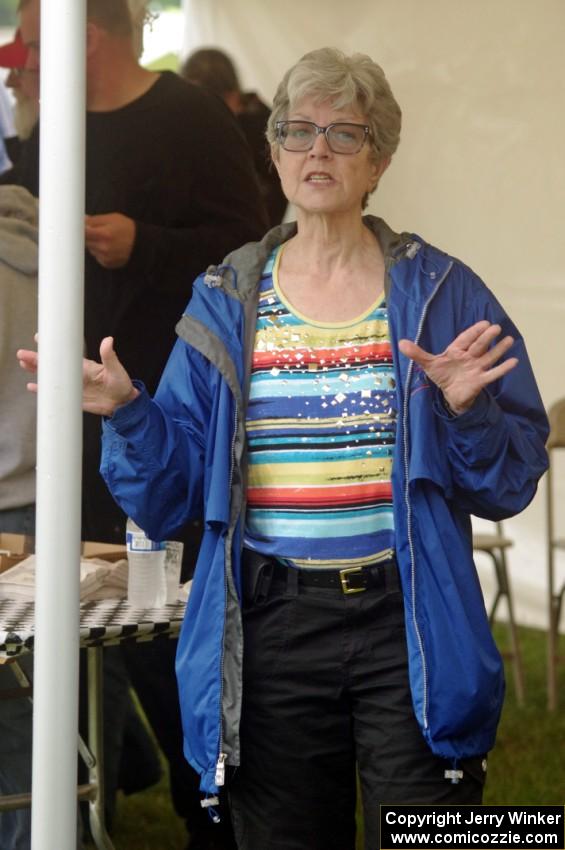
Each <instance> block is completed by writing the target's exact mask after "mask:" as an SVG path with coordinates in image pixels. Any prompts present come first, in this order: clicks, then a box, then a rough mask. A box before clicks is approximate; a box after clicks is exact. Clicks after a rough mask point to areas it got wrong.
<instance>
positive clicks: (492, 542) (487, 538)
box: [473, 522, 524, 705]
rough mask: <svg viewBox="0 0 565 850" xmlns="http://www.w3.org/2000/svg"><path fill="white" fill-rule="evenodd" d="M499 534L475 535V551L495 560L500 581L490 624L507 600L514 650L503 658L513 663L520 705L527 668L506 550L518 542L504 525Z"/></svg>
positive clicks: (498, 524) (506, 653)
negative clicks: (517, 625) (505, 532)
mask: <svg viewBox="0 0 565 850" xmlns="http://www.w3.org/2000/svg"><path fill="white" fill-rule="evenodd" d="M494 525H495V527H496V531H495V532H493V533H490V534H489V533H484V534H483V533H477V534H473V549H474V550H475V551H476V552H484V553H485V554H487V555H489V556H490V557H491V558H492V562H493V564H494V570H495V578H496V593H495V596H494V599H493V601H492V604H491V607H490V611H489V613H488V618H489V623H490V625H491V628H492V625H493V623H494V618H495V615H496V610H497V608H498V603H499V602H500V600H501V599H502V598H503V597H505V598H506V607H507V611H508V631H509V637H510V647H511V649H510V651H509V652H503V653H502V655H503V657H505V658H508V659H509V660H510V661H511V662H512V671H513V675H514V686H515V689H516V700H517V702H518V705H523V703H524V668H523V666H522V656H521V653H520V644H519V642H518V630H517V628H516V621H515V620H514V603H513V600H512V590H511V587H510V580H509V578H508V569H507V564H506V550H507V549H508V548H509V547H510V546H512V545H513V543H514V541H513V540H511V539H510V538H509V537H506V536H505V535H504V531H503V527H502V523H501V522H497V523H494Z"/></svg>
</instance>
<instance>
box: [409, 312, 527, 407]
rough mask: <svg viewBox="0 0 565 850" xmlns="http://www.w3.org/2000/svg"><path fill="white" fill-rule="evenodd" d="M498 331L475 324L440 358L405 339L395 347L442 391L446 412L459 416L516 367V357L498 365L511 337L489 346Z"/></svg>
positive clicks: (497, 328) (484, 322) (493, 327)
mask: <svg viewBox="0 0 565 850" xmlns="http://www.w3.org/2000/svg"><path fill="white" fill-rule="evenodd" d="M501 330H502V328H501V327H500V325H493V324H491V323H490V322H488V321H486V320H483V321H480V322H476V323H475V324H474V325H471V327H470V328H467V329H466V330H464V331H463V332H462V333H460V334H459V336H457V337H456V338H455V339H454V340H453V342H452V343H451V344H450V345H448V346H447V348H446V349H445V351H443V352H442V353H441V354H430V353H429V352H427V351H424V349H423V348H420V346H419V345H416V344H415V343H413V342H410V340H408V339H401V340H400V341H399V343H398V347H399V349H400V351H401V352H402V354H405V355H406V357H410V358H411V359H412V360H414V361H415V362H416V363H417V364H418V366H420V367H421V368H422V369H423V370H424V372H425V373H426V375H427V376H428V378H429V379H430V381H433V383H434V384H436V386H438V387H439V389H440V390H441V391H442V393H443V397H444V399H445V401H446V402H447V405H448V407H449V408H450V410H451V411H452V412H453V413H455V414H457V415H459V414H461V413H464V412H465V411H466V410H468V409H469V408H470V407H471V405H472V404H473V402H474V401H475V399H476V398H477V396H478V395H479V393H480V392H481V390H482V389H483V388H484V387H486V386H488V385H489V384H491V383H492V382H493V381H496V380H498V379H499V378H501V377H502V376H503V375H506V374H507V373H508V372H510V371H511V370H512V369H513V368H514V367H515V366H516V365H517V363H518V360H517V358H516V357H509V358H508V359H507V360H504V361H503V362H502V363H499V362H498V361H499V360H500V358H501V357H503V355H504V354H506V352H507V351H508V349H509V348H511V347H512V345H513V344H514V339H513V338H512V337H511V336H505V337H504V338H503V339H501V340H499V341H498V342H497V343H496V344H495V345H493V343H494V341H495V339H496V337H497V336H499V334H500V332H501ZM491 346H492V347H491ZM496 364H498V365H496Z"/></svg>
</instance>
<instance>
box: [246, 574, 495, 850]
mask: <svg viewBox="0 0 565 850" xmlns="http://www.w3.org/2000/svg"><path fill="white" fill-rule="evenodd" d="M255 578H256V577H255ZM244 581H245V578H244ZM253 581H254V583H256V584H257V586H259V587H260V588H261V598H260V599H257V598H255V599H254V600H248V601H247V602H245V603H244V618H243V623H244V639H245V644H244V646H245V651H244V669H243V676H244V685H243V713H242V723H241V767H240V768H239V769H238V770H237V771H236V773H235V776H234V779H233V782H232V785H231V794H230V800H231V807H232V818H233V823H234V829H235V833H236V839H237V842H238V847H239V848H240V850H353V849H354V847H355V807H356V780H357V773H358V775H359V779H360V786H361V794H362V802H363V811H364V823H365V847H366V848H367V850H377V848H378V847H379V846H380V844H379V829H378V819H379V804H380V803H474V804H478V803H480V802H481V800H482V787H483V784H484V770H483V767H482V759H473V760H470V762H469V763H463V764H462V765H460V767H462V769H464V778H463V780H462V781H461V782H460V783H459V784H457V785H454V784H451V782H450V781H448V780H446V779H445V777H444V771H445V770H446V768H449V767H451V765H450V764H449V763H447V762H446V761H444V760H443V759H439V758H436V757H435V756H434V755H432V753H431V751H430V750H429V748H428V746H427V744H426V743H425V741H424V739H423V737H422V734H421V732H420V729H419V727H418V725H417V722H416V719H415V717H414V712H413V709H412V702H411V696H410V690H409V686H408V673H407V654H406V640H405V630H404V613H403V603H402V596H401V593H400V590H399V584H398V578H397V575H396V572H395V568H393V569H390V570H389V575H388V579H387V582H386V586H385V587H384V588H382V589H369V590H366V591H364V592H361V593H356V594H352V595H343V594H342V593H341V592H339V591H337V590H334V589H331V590H326V589H318V588H310V587H302V586H299V585H298V581H297V573H296V571H295V570H288V575H287V576H286V577H285V578H284V579H283V580H281V579H278V578H275V579H274V580H273V581H272V582H271V586H270V587H269V588H268V589H267V590H265V582H263V583H262V586H261V582H259V583H257V582H255V579H253Z"/></svg>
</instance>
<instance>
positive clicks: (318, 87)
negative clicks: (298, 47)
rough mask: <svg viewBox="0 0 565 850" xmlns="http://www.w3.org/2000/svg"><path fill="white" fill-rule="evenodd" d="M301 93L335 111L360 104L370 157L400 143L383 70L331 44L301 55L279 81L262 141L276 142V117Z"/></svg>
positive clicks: (397, 109) (388, 153)
mask: <svg viewBox="0 0 565 850" xmlns="http://www.w3.org/2000/svg"><path fill="white" fill-rule="evenodd" d="M306 97H313V98H314V99H315V101H316V102H318V103H323V102H324V101H325V100H330V101H332V103H333V105H334V106H335V108H336V109H343V108H345V107H347V106H355V107H357V108H359V109H360V110H361V111H362V112H363V114H364V115H366V117H367V123H368V125H369V127H370V130H371V135H370V139H369V142H370V144H371V152H372V155H373V158H374V159H375V161H377V162H379V161H380V160H382V159H384V158H387V157H391V156H392V155H393V153H394V152H395V150H396V148H397V147H398V143H399V141H400V125H401V120H402V113H401V111H400V107H399V105H398V103H397V102H396V100H395V97H394V95H393V93H392V90H391V88H390V85H389V83H388V80H387V79H386V77H385V74H384V71H383V69H382V68H381V67H380V65H377V63H376V62H373V60H372V59H371V57H370V56H367V55H365V54H364V53H354V54H352V55H351V56H347V55H346V54H345V53H343V52H342V51H341V50H338V49H337V48H335V47H322V48H320V49H319V50H312V51H311V52H310V53H306V54H305V55H304V56H303V57H302V59H300V60H299V61H298V62H297V63H296V64H295V65H293V66H292V68H290V70H288V71H287V72H286V74H285V75H284V77H283V79H282V80H281V82H280V84H279V87H278V88H277V91H276V93H275V97H274V100H273V109H272V112H271V115H270V117H269V121H268V124H267V139H268V141H269V142H270V144H271V145H273V144H276V143H277V131H276V123H277V121H284V120H285V119H286V118H288V115H289V112H290V110H291V109H292V107H294V106H295V105H296V104H298V103H299V102H300V101H301V100H303V99H304V98H306Z"/></svg>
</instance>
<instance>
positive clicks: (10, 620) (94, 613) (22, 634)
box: [0, 599, 186, 658]
mask: <svg viewBox="0 0 565 850" xmlns="http://www.w3.org/2000/svg"><path fill="white" fill-rule="evenodd" d="M185 607H186V603H185V602H176V603H175V604H174V605H164V606H163V607H162V608H148V609H146V610H141V609H139V608H134V607H132V606H131V605H130V604H129V603H128V602H127V601H126V600H125V599H100V600H97V601H96V602H85V603H82V604H81V606H80V645H81V647H88V646H99V645H101V644H105V645H106V644H115V643H120V642H121V641H123V640H136V641H143V640H153V639H154V638H156V637H176V636H177V635H178V633H179V631H180V626H181V623H182V619H183V617H184V611H185ZM34 631H35V605H34V603H33V602H30V601H29V600H27V599H0V658H1V657H2V656H3V657H4V658H9V657H13V656H17V655H20V654H22V653H24V652H28V651H33V643H34Z"/></svg>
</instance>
